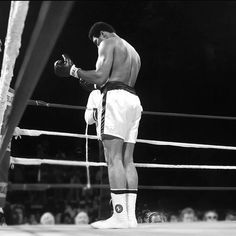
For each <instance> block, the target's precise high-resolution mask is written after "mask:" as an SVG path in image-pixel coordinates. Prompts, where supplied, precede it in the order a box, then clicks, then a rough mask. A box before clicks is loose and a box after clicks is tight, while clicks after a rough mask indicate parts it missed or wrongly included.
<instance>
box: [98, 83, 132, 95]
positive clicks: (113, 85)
mask: <svg viewBox="0 0 236 236" xmlns="http://www.w3.org/2000/svg"><path fill="white" fill-rule="evenodd" d="M115 89H123V90H126V91H128V92H130V93H132V94H134V95H136V92H135V89H134V88H132V87H130V86H129V85H127V84H124V83H123V82H119V81H111V82H107V83H106V84H105V85H104V87H102V88H101V89H100V90H101V92H102V93H103V94H106V93H107V91H110V90H115Z"/></svg>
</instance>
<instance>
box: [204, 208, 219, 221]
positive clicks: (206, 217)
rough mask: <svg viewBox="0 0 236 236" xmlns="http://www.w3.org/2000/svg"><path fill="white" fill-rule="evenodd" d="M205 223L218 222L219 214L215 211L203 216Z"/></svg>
mask: <svg viewBox="0 0 236 236" xmlns="http://www.w3.org/2000/svg"><path fill="white" fill-rule="evenodd" d="M203 221H208V222H213V221H218V213H217V212H216V211H215V210H210V211H206V212H205V214H204V216H203Z"/></svg>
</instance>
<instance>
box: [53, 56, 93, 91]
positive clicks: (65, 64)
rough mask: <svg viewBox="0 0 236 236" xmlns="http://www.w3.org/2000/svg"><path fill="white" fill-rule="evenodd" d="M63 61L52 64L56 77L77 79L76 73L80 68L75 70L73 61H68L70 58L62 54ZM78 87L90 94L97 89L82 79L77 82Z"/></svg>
mask: <svg viewBox="0 0 236 236" xmlns="http://www.w3.org/2000/svg"><path fill="white" fill-rule="evenodd" d="M62 57H63V61H62V60H57V61H56V62H55V63H54V72H55V74H56V75H57V76H59V77H70V76H73V77H76V78H79V77H78V73H77V71H78V70H80V68H77V67H76V66H75V64H74V63H73V61H72V60H71V59H70V57H69V56H68V55H66V54H62ZM79 83H80V86H81V87H82V88H83V89H84V90H86V91H88V92H91V91H93V90H94V89H97V87H96V84H92V83H89V82H87V81H85V80H83V79H81V78H80V80H79Z"/></svg>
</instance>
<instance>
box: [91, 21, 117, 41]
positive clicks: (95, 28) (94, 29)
mask: <svg viewBox="0 0 236 236" xmlns="http://www.w3.org/2000/svg"><path fill="white" fill-rule="evenodd" d="M101 31H107V32H109V33H115V32H116V31H115V29H114V28H113V26H111V25H109V24H107V23H105V22H102V21H99V22H96V23H94V24H93V25H92V26H91V28H90V30H89V34H88V37H89V39H90V40H93V37H96V38H98V37H99V36H100V32H101Z"/></svg>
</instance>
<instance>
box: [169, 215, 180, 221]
mask: <svg viewBox="0 0 236 236" xmlns="http://www.w3.org/2000/svg"><path fill="white" fill-rule="evenodd" d="M169 221H170V222H178V221H179V218H178V216H177V215H175V214H171V215H170V219H169Z"/></svg>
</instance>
